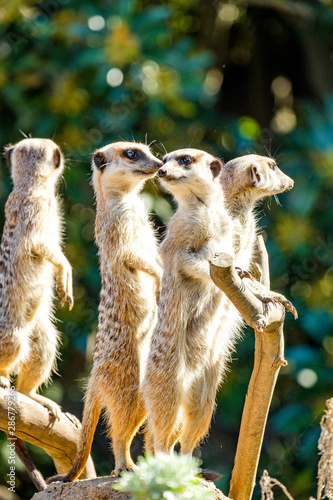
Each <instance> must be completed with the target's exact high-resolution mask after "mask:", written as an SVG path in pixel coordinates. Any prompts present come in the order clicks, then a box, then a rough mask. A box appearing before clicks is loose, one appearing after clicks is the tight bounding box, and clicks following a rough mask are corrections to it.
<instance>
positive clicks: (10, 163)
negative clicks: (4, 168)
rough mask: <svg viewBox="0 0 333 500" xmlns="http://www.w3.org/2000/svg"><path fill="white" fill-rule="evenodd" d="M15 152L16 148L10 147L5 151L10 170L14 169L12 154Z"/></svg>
mask: <svg viewBox="0 0 333 500" xmlns="http://www.w3.org/2000/svg"><path fill="white" fill-rule="evenodd" d="M13 151H14V146H8V147H7V148H6V149H5V155H6V160H7V164H8V166H9V168H12V152H13Z"/></svg>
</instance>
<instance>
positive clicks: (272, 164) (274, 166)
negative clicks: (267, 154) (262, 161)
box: [269, 161, 276, 170]
mask: <svg viewBox="0 0 333 500" xmlns="http://www.w3.org/2000/svg"><path fill="white" fill-rule="evenodd" d="M269 166H270V167H271V169H272V170H276V163H275V161H271V162H270V164H269Z"/></svg>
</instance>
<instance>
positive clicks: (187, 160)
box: [178, 155, 193, 165]
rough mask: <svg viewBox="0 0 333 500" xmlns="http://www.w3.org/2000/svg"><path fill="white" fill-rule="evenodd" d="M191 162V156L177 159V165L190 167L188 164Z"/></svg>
mask: <svg viewBox="0 0 333 500" xmlns="http://www.w3.org/2000/svg"><path fill="white" fill-rule="evenodd" d="M192 161H193V158H191V156H188V155H186V156H181V157H180V158H178V163H179V165H190V163H192Z"/></svg>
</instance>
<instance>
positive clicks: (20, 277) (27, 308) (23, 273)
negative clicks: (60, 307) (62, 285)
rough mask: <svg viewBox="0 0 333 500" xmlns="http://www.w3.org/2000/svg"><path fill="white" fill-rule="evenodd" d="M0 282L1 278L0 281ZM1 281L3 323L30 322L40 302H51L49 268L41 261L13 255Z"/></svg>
mask: <svg viewBox="0 0 333 500" xmlns="http://www.w3.org/2000/svg"><path fill="white" fill-rule="evenodd" d="M0 280H1V278H0ZM2 280H3V281H4V294H3V296H4V299H5V301H4V303H3V307H2V308H1V309H2V314H3V315H5V316H6V319H7V321H8V320H9V321H10V318H11V317H12V318H13V321H14V323H16V324H17V326H19V325H20V324H21V322H22V323H24V324H26V322H27V321H28V322H30V321H33V318H34V316H35V314H36V312H37V310H38V309H39V307H40V306H41V304H42V303H44V304H46V303H48V302H49V301H50V300H52V287H53V266H52V264H50V263H49V262H48V261H46V260H45V259H40V258H39V257H35V256H31V255H27V254H26V252H25V251H24V250H23V252H21V255H20V252H19V250H18V251H17V253H15V252H13V255H12V256H11V262H10V272H8V271H7V272H6V273H5V277H4V276H2Z"/></svg>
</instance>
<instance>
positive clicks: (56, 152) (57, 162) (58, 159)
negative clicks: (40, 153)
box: [53, 148, 61, 168]
mask: <svg viewBox="0 0 333 500" xmlns="http://www.w3.org/2000/svg"><path fill="white" fill-rule="evenodd" d="M53 162H54V168H59V167H60V164H61V153H60V150H59V148H56V149H55V150H54V151H53Z"/></svg>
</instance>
